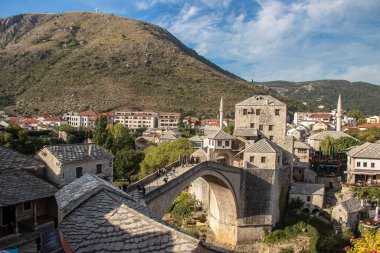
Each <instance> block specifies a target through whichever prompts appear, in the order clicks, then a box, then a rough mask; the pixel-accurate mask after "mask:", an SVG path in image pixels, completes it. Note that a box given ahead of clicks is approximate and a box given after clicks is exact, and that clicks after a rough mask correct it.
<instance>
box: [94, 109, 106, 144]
mask: <svg viewBox="0 0 380 253" xmlns="http://www.w3.org/2000/svg"><path fill="white" fill-rule="evenodd" d="M94 128H95V130H94V134H93V141H94V142H95V143H97V144H98V145H100V146H103V145H104V144H105V143H106V141H107V135H108V131H107V117H106V116H100V117H97V118H96V120H95V126H94Z"/></svg>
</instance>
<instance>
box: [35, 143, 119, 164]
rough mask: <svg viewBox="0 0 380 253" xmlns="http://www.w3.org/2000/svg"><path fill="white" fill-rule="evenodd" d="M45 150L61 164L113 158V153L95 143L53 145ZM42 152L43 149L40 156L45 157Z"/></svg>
mask: <svg viewBox="0 0 380 253" xmlns="http://www.w3.org/2000/svg"><path fill="white" fill-rule="evenodd" d="M45 148H46V149H48V150H49V151H50V152H51V153H52V154H53V155H54V156H55V157H56V158H57V159H58V161H60V162H61V163H70V162H77V161H85V160H97V159H105V158H109V159H111V158H113V155H112V154H111V153H109V152H108V151H107V150H105V149H104V148H102V147H101V146H99V145H97V144H94V143H90V144H61V145H51V146H45ZM42 152H43V149H42V150H40V151H39V152H38V153H39V154H40V156H43V154H42Z"/></svg>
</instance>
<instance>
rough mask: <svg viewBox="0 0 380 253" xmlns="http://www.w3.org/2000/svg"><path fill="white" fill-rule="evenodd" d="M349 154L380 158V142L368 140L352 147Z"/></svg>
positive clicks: (358, 156) (357, 156)
mask: <svg viewBox="0 0 380 253" xmlns="http://www.w3.org/2000/svg"><path fill="white" fill-rule="evenodd" d="M348 155H349V156H351V157H355V158H372V159H380V143H370V142H366V143H364V144H362V145H360V146H357V147H355V148H353V149H351V150H350V151H349V152H348Z"/></svg>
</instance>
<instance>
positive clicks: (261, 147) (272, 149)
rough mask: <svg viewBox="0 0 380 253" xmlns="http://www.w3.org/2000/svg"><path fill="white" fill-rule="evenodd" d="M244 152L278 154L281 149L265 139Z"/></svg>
mask: <svg viewBox="0 0 380 253" xmlns="http://www.w3.org/2000/svg"><path fill="white" fill-rule="evenodd" d="M244 152H248V153H278V152H281V148H280V147H279V146H278V145H277V144H275V143H274V142H271V141H270V140H268V139H266V138H263V139H261V140H259V141H257V142H255V143H253V144H251V145H249V146H248V147H247V148H246V149H245V151H244Z"/></svg>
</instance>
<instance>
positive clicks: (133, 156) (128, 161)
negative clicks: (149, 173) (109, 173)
mask: <svg viewBox="0 0 380 253" xmlns="http://www.w3.org/2000/svg"><path fill="white" fill-rule="evenodd" d="M143 159H144V153H142V152H140V151H136V150H133V149H123V150H119V152H117V155H116V158H115V176H116V178H117V179H121V178H125V179H127V180H128V181H129V183H131V182H132V176H134V175H136V174H138V172H139V169H140V163H141V161H142V160H143Z"/></svg>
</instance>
